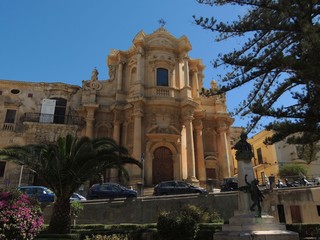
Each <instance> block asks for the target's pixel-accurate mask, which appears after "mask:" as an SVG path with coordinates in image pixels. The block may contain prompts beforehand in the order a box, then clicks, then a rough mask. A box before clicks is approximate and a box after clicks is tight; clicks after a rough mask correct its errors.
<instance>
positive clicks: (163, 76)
mask: <svg viewBox="0 0 320 240" xmlns="http://www.w3.org/2000/svg"><path fill="white" fill-rule="evenodd" d="M157 86H169V74H168V70H167V69H165V68H158V69H157Z"/></svg>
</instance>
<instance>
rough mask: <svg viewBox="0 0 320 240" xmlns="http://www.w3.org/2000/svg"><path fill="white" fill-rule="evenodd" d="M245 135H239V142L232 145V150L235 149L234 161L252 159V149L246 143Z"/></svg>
mask: <svg viewBox="0 0 320 240" xmlns="http://www.w3.org/2000/svg"><path fill="white" fill-rule="evenodd" d="M247 138H248V137H247V134H246V133H241V135H240V140H239V141H238V142H237V143H236V145H234V147H233V149H236V150H237V152H236V159H237V160H245V161H251V159H252V157H253V153H252V147H251V145H250V144H249V143H248V142H247Z"/></svg>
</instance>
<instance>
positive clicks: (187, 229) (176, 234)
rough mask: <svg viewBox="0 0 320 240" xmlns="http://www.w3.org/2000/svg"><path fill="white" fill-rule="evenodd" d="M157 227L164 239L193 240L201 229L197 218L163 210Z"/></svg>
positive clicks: (161, 237)
mask: <svg viewBox="0 0 320 240" xmlns="http://www.w3.org/2000/svg"><path fill="white" fill-rule="evenodd" d="M157 229H158V235H159V237H160V239H162V240H193V239H194V238H195V237H196V235H197V232H198V230H199V228H198V224H197V222H196V220H195V219H193V218H192V217H191V216H188V215H184V214H181V213H178V212H161V213H160V215H159V217H158V223H157Z"/></svg>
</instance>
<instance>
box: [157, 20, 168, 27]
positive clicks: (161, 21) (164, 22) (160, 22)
mask: <svg viewBox="0 0 320 240" xmlns="http://www.w3.org/2000/svg"><path fill="white" fill-rule="evenodd" d="M158 23H159V24H160V27H162V28H163V27H164V25H166V23H167V22H166V21H165V20H164V19H163V18H161V19H160V20H159V21H158Z"/></svg>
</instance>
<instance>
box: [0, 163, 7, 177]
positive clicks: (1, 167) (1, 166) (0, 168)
mask: <svg viewBox="0 0 320 240" xmlns="http://www.w3.org/2000/svg"><path fill="white" fill-rule="evenodd" d="M5 168H6V162H0V177H3V176H4V169H5Z"/></svg>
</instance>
